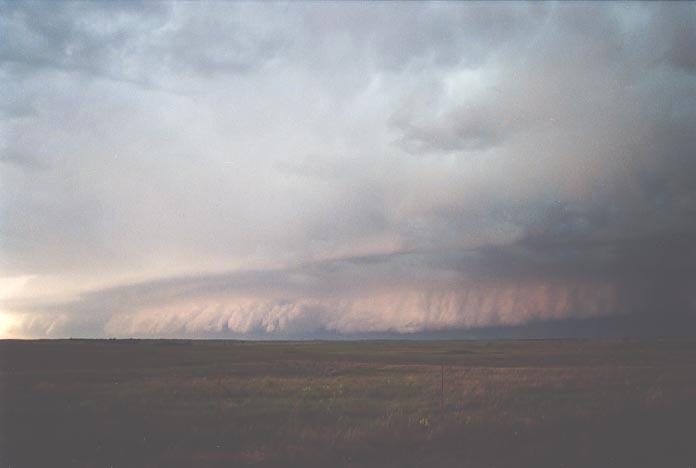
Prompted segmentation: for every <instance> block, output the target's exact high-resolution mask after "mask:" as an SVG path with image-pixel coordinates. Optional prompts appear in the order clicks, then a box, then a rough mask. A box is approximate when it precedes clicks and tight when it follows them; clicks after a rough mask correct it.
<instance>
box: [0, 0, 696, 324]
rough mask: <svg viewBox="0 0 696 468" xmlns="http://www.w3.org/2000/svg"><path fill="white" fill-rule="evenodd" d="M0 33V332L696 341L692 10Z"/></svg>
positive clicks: (328, 8)
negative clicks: (590, 329) (552, 325)
mask: <svg viewBox="0 0 696 468" xmlns="http://www.w3.org/2000/svg"><path fill="white" fill-rule="evenodd" d="M0 37H2V40H1V41H0V77H1V79H2V83H3V86H2V87H0V187H1V188H0V210H1V215H0V268H1V270H0V276H1V277H2V278H1V279H0V286H2V287H1V288H0V300H2V303H1V304H0V334H2V336H6V337H15V336H16V337H34V336H36V337H42V336H95V337H100V336H196V337H206V336H229V337H287V336H290V337H311V336H320V335H321V334H322V333H330V334H336V335H338V336H353V335H355V334H360V333H377V332H388V333H395V334H401V333H409V334H414V333H415V334H418V333H421V332H431V331H438V330H455V329H456V330H459V329H462V330H466V329H476V328H479V327H514V326H520V325H525V324H529V323H537V322H548V321H551V322H557V323H560V322H562V321H568V320H570V321H577V320H590V321H592V323H597V324H599V325H596V326H597V327H601V326H602V325H601V323H602V322H601V320H602V319H604V318H606V319H612V318H615V317H623V320H624V322H622V323H626V324H633V326H630V327H629V326H628V325H627V328H626V333H628V330H636V329H641V330H642V331H650V330H656V331H657V332H659V333H671V332H673V331H680V332H683V331H684V330H685V329H686V330H693V327H694V324H696V284H694V283H696V48H694V47H693V46H692V45H693V44H694V42H696V5H694V4H693V3H688V2H681V3H655V4H652V3H635V4H627V3H615V4H589V3H588V4H583V3H579V4H576V3H549V2H541V3H503V2H500V3H498V2H494V3H490V4H489V3H485V4H483V3H482V4H478V3H465V4H457V3H451V2H446V3H434V2H428V3H414V2H408V3H398V2H385V3H376V4H367V3H352V2H337V3H289V4H285V3H261V4H258V3H180V2H172V3H162V2H157V3H135V2H122V3H119V2H108V3H85V2H78V3H69V2H65V3H58V2H51V3H32V2H22V3H17V2H7V3H2V4H0ZM597 320H598V321H597ZM573 323H575V322H573ZM588 323H589V322H588ZM593 326H594V325H593ZM619 331H621V330H619Z"/></svg>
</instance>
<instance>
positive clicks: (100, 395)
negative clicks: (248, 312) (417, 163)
mask: <svg viewBox="0 0 696 468" xmlns="http://www.w3.org/2000/svg"><path fill="white" fill-rule="evenodd" d="M443 365H444V368H445V388H444V408H443V407H442V403H443V401H442V393H441V383H442V380H441V379H442V375H441V372H442V366H443ZM0 466H2V467H5V466H8V467H9V466H12V467H32V468H34V467H61V466H70V467H111V466H113V467H188V466H202V467H207V466H214V467H222V466H228V467H235V466H320V467H333V466H343V467H350V466H356V467H357V466H369V467H416V466H422V467H472V468H479V467H480V468H491V467H534V468H538V467H547V466H548V467H583V468H601V467H632V468H634V467H659V468H669V467H682V468H689V467H691V468H695V467H696V341H519V342H514V341H503V342H467V341H436V342H413V341H357V342H240V341H156V340H155V341H131V340H103V341H97V340H60V341H2V342H0Z"/></svg>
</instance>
